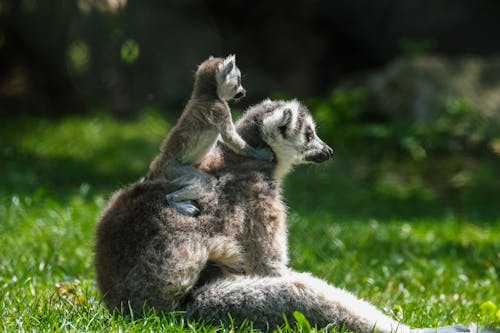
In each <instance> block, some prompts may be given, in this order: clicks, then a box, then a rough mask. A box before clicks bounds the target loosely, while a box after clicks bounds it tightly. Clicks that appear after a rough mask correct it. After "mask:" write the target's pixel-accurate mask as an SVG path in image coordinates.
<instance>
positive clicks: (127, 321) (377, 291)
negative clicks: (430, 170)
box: [0, 113, 500, 332]
mask: <svg viewBox="0 0 500 333" xmlns="http://www.w3.org/2000/svg"><path fill="white" fill-rule="evenodd" d="M168 126H169V125H168V124H167V123H166V122H165V121H163V120H162V118H161V117H160V116H159V115H157V114H155V113H147V114H145V115H144V116H142V117H140V118H139V119H137V120H136V121H134V122H127V123H120V122H117V121H115V120H112V119H110V118H108V117H106V116H102V115H96V116H92V117H78V116H74V117H68V118H63V119H57V120H55V119H46V118H40V117H34V116H32V117H22V118H12V119H5V120H4V121H3V122H2V124H0V157H1V160H0V168H1V170H2V174H3V177H2V179H0V272H1V273H0V288H1V289H0V318H1V320H0V331H6V332H18V331H40V332H47V331H75V332H76V331H78V332H79V331H99V332H105V331H106V332H108V331H113V332H152V331H173V332H176V331H179V332H189V331H192V332H195V331H196V332H198V331H202V332H205V331H206V332H212V331H217V330H220V328H218V327H212V326H208V325H206V324H204V323H194V322H186V321H185V320H183V318H182V314H163V315H158V314H154V313H149V314H146V316H145V317H144V318H142V319H135V318H131V317H129V316H124V315H113V314H111V313H109V312H108V311H107V309H106V308H105V307H104V305H103V304H102V303H101V301H100V297H99V295H98V292H97V288H96V286H95V283H94V277H95V273H94V271H93V250H92V249H93V243H94V234H93V232H94V226H95V221H96V217H97V215H98V214H99V212H100V211H101V210H102V209H103V207H104V206H105V204H106V200H107V198H109V196H110V193H112V191H114V190H116V189H117V188H119V187H120V186H124V185H126V184H127V183H130V182H133V181H135V180H137V179H138V178H139V177H140V176H141V175H142V174H143V173H144V172H145V170H146V169H147V166H148V163H149V161H150V160H151V158H152V157H153V156H154V154H155V153H156V150H157V147H158V145H159V142H160V141H161V139H162V137H163V135H164V133H165V131H166V130H167V129H168ZM349 160H350V159H349V157H348V156H336V158H335V159H334V160H333V161H332V162H330V163H328V164H327V165H325V166H320V167H307V168H306V167H301V168H299V169H298V170H297V171H296V173H295V174H294V176H293V177H290V178H289V179H288V180H287V182H286V190H285V197H286V201H287V204H288V205H289V206H290V210H289V215H290V218H289V224H290V256H291V261H292V266H293V267H294V268H295V269H297V270H300V271H311V272H313V273H314V274H315V275H317V276H319V277H322V278H324V279H326V280H328V281H329V282H331V283H333V284H335V285H338V286H341V287H345V288H347V289H349V290H351V291H353V292H354V293H355V294H357V295H359V296H361V297H363V298H366V299H368V300H370V301H371V302H373V303H374V304H376V305H377V306H378V307H380V308H381V309H383V310H384V311H385V312H386V313H389V314H391V315H393V316H395V317H397V318H401V319H403V320H404V321H405V322H407V323H409V324H411V325H414V326H435V325H445V324H451V323H454V322H461V323H486V324H488V323H489V324H494V325H496V326H498V324H499V321H500V318H499V315H500V314H499V313H497V312H496V311H497V310H496V309H495V307H497V306H500V292H499V291H500V283H499V278H498V274H499V272H500V212H499V210H500V208H499V207H496V208H495V207H494V208H491V207H490V210H489V211H488V214H483V213H482V210H481V209H482V207H481V206H480V205H476V204H475V203H474V202H472V203H471V202H465V203H463V202H458V203H459V204H460V205H458V204H457V203H454V202H450V201H440V200H439V198H433V199H427V200H424V199H418V198H412V197H411V196H405V197H404V198H403V199H402V198H401V196H399V195H397V193H396V194H395V195H394V196H391V193H388V192H387V191H377V187H376V186H375V187H373V186H368V185H367V184H365V183H363V182H361V181H359V180H357V179H356V177H354V176H353V172H352V168H351V164H350V163H351V162H349ZM497 175H498V174H497ZM491 181H492V182H493V181H498V179H492V180H491ZM443 202H444V203H443ZM462 204H463V205H462ZM458 206H460V207H458ZM225 330H226V331H250V330H251V325H246V326H245V327H243V328H230V327H228V328H225ZM290 330H291V329H290V327H288V326H286V327H284V328H283V331H285V332H286V331H290ZM299 330H300V329H299ZM302 330H303V331H307V325H304V326H303V327H302Z"/></svg>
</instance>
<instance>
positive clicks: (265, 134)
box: [96, 101, 461, 333]
mask: <svg viewBox="0 0 500 333" xmlns="http://www.w3.org/2000/svg"><path fill="white" fill-rule="evenodd" d="M288 108H289V109H291V111H292V113H291V115H292V117H291V118H290V119H285V117H288V111H286V112H284V110H286V109H288ZM283 120H285V122H286V123H285V124H284V125H285V126H286V127H287V133H296V134H295V135H294V136H292V137H290V136H288V137H284V136H283V135H282V134H281V133H280V130H279V129H278V127H277V126H278V125H282V126H283ZM307 126H309V127H310V128H314V124H313V122H312V118H311V117H310V115H309V113H308V112H307V109H306V108H305V107H304V106H302V105H301V104H300V103H298V102H297V101H290V102H284V101H278V102H272V101H265V102H263V103H261V104H259V105H257V106H255V107H253V108H251V109H250V110H249V111H247V112H246V114H245V115H244V116H243V118H242V119H241V120H240V121H239V122H238V124H237V128H238V131H239V133H240V135H241V136H242V137H243V138H244V139H245V140H246V141H247V142H250V143H251V144H252V145H254V146H255V147H266V146H269V147H271V148H272V149H273V150H274V152H275V154H276V159H277V161H276V162H274V163H268V162H264V161H259V160H255V159H249V158H246V157H244V156H240V155H237V154H235V153H234V152H232V151H231V150H230V149H228V148H227V147H226V146H224V145H222V144H220V143H219V144H218V146H217V147H216V149H214V150H213V151H212V152H211V153H210V154H209V155H208V156H206V157H205V158H204V160H203V161H202V163H201V165H200V169H201V170H202V171H203V172H206V173H209V174H211V175H212V176H214V177H216V178H217V183H216V184H214V186H213V188H211V189H210V190H209V191H207V192H206V193H204V194H203V196H202V198H201V199H200V207H201V214H200V215H199V216H198V217H196V218H194V217H189V216H184V215H180V214H179V213H177V212H176V211H175V210H174V209H172V208H171V207H169V206H167V205H165V204H164V201H163V195H164V193H166V192H169V191H172V185H171V184H169V183H168V182H166V181H164V180H162V179H159V180H154V181H146V182H142V183H138V184H134V185H132V186H130V187H128V188H125V189H123V190H120V191H118V192H117V193H115V195H114V196H113V197H112V199H111V200H110V202H109V204H108V207H107V208H106V209H105V211H104V212H103V214H102V216H101V218H100V221H99V223H98V226H97V243H96V270H97V282H98V286H99V289H100V291H101V293H102V296H103V300H104V302H105V303H106V304H107V305H108V306H109V307H110V308H121V307H124V308H125V309H128V308H129V306H130V307H131V308H132V309H133V310H136V311H140V310H141V307H142V306H143V305H144V304H145V303H146V304H147V305H148V306H154V307H156V308H157V310H160V311H173V310H181V311H185V313H186V316H187V317H189V318H192V319H202V320H206V321H211V322H213V323H214V324H218V323H220V322H225V323H228V321H229V319H228V313H231V316H232V318H233V319H234V321H235V323H236V324H240V323H242V322H243V321H244V320H246V319H249V320H251V321H252V322H253V325H254V327H256V328H260V329H262V330H267V329H273V328H275V327H276V326H278V325H281V324H283V317H284V316H285V317H286V318H287V319H288V321H289V322H290V323H292V324H293V316H292V314H293V312H294V311H297V310H298V311H300V312H302V313H303V314H304V315H305V316H306V317H307V318H308V320H309V321H310V322H311V323H312V324H313V325H314V326H317V327H325V326H327V325H335V326H337V327H342V326H343V327H345V328H347V329H350V330H353V331H357V332H372V331H373V330H374V329H375V330H376V331H380V332H405V333H406V332H411V331H412V330H410V328H409V327H407V326H405V325H402V324H400V323H398V322H396V321H394V320H392V319H391V318H389V317H387V316H386V315H384V314H383V313H381V312H380V311H379V310H377V309H376V308H375V307H373V306H372V305H371V304H369V303H367V302H365V301H362V300H360V299H358V298H356V297H355V296H353V295H352V294H350V293H348V292H346V291H344V290H342V289H338V288H335V287H333V286H331V285H329V284H327V283H326V282H324V281H322V280H320V279H318V278H315V277H313V276H311V275H310V274H307V273H299V272H294V271H293V270H291V269H290V268H288V253H287V252H288V246H287V227H286V207H285V205H284V204H283V202H282V200H281V176H283V175H284V173H283V172H284V171H286V170H290V169H291V167H292V165H289V166H286V165H283V163H289V164H298V163H308V162H311V161H313V162H321V161H325V160H327V159H329V158H330V157H331V156H332V151H331V148H330V147H328V146H327V145H326V144H325V143H324V142H322V141H321V140H320V139H319V138H318V137H317V135H316V133H313V134H314V135H313V136H312V137H311V138H310V140H307V139H306V138H305V137H306V135H305V133H304V130H298V129H299V128H301V129H305V128H306V127H307ZM280 145H281V146H287V148H286V149H285V148H281V147H280ZM293 152H296V156H295V157H294V156H291V155H292V154H293ZM311 156H313V158H310V157H311ZM278 168H279V169H280V170H281V171H279V172H277V171H276V170H277V169H278ZM414 331H418V330H414ZM460 331H461V330H460V327H446V328H443V329H441V330H438V331H437V332H438V333H455V332H460ZM427 332H428V331H422V333H427Z"/></svg>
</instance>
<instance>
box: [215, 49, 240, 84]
mask: <svg viewBox="0 0 500 333" xmlns="http://www.w3.org/2000/svg"><path fill="white" fill-rule="evenodd" d="M234 66H236V57H235V56H234V54H231V55H229V56H228V57H227V58H226V59H224V62H223V63H222V64H220V65H219V68H218V69H219V77H220V78H221V79H222V78H225V77H226V76H227V75H228V74H229V73H231V71H232V70H233V68H234Z"/></svg>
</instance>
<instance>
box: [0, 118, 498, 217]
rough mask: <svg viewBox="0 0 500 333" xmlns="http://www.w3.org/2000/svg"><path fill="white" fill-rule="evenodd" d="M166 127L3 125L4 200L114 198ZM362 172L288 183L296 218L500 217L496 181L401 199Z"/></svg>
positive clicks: (325, 172) (28, 121)
mask: <svg viewBox="0 0 500 333" xmlns="http://www.w3.org/2000/svg"><path fill="white" fill-rule="evenodd" d="M39 121H41V122H42V125H38V122H39ZM161 121H162V119H161V116H159V115H154V114H153V115H150V116H148V115H146V116H145V117H144V118H143V119H138V120H136V121H135V122H134V123H123V124H122V123H118V122H116V121H114V120H111V119H109V118H106V117H105V116H99V115H97V116H95V117H90V118H77V119H69V120H67V119H66V120H65V119H62V120H47V119H38V118H36V117H32V118H25V119H23V118H19V119H13V120H9V122H5V123H3V124H0V157H1V159H2V161H1V167H2V169H3V177H2V178H0V194H3V195H6V196H11V195H18V196H24V195H31V194H32V193H33V192H35V191H37V190H42V191H44V192H48V193H50V194H51V195H52V196H54V197H55V198H56V199H58V200H60V201H61V202H65V200H66V198H67V197H71V196H73V195H78V194H79V193H80V192H81V187H82V186H85V187H87V188H88V191H89V193H90V194H105V195H106V194H110V193H111V192H112V191H114V190H116V189H118V188H120V187H122V186H125V185H127V184H130V183H132V182H135V181H137V180H139V179H140V177H142V176H143V175H144V174H145V172H146V171H147V169H148V166H149V162H150V161H151V159H152V158H153V157H154V156H155V155H156V153H157V152H158V146H159V144H160V142H161V140H162V138H163V136H164V134H165V127H166V126H168V125H166V124H165V123H161ZM158 123H161V124H159V125H158ZM351 158H353V157H351ZM355 167H356V166H355V165H353V163H352V162H350V161H349V160H348V157H344V158H342V156H336V157H335V158H334V159H333V160H332V161H330V162H328V163H326V164H325V165H321V166H304V167H299V168H297V170H296V171H294V173H293V174H291V175H290V176H289V177H288V178H287V180H286V182H285V184H286V186H285V193H284V197H285V200H286V202H287V203H288V205H289V206H290V207H291V210H292V211H297V212H299V213H303V214H311V213H315V212H328V213H331V214H332V215H335V216H339V217H346V218H351V219H369V218H376V219H419V218H443V217H446V216H449V215H453V216H458V217H462V216H463V217H464V218H467V219H471V220H473V221H477V222H485V223H489V222H492V221H494V220H498V219H499V218H500V208H499V207H498V202H497V201H498V200H497V198H498V197H500V188H499V187H498V186H495V180H496V179H491V182H490V183H491V184H490V185H489V186H481V187H477V188H468V189H467V190H466V191H463V192H458V193H455V194H453V195H448V194H447V195H443V194H439V195H437V196H434V197H432V198H429V197H426V196H422V195H420V194H419V193H416V194H409V195H405V196H401V195H398V193H396V192H391V191H385V192H384V191H380V189H379V188H377V187H376V186H374V185H373V183H371V184H370V183H369V182H368V181H363V180H361V178H360V177H358V176H357V175H356V171H355V170H354V169H355Z"/></svg>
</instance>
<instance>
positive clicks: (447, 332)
mask: <svg viewBox="0 0 500 333" xmlns="http://www.w3.org/2000/svg"><path fill="white" fill-rule="evenodd" d="M463 332H470V330H469V328H468V327H466V326H464V325H461V324H456V325H452V326H443V327H437V328H422V329H420V330H418V333H463Z"/></svg>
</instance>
